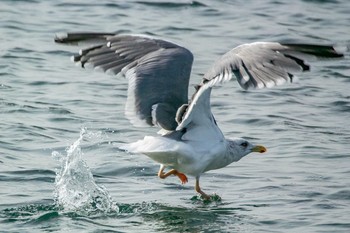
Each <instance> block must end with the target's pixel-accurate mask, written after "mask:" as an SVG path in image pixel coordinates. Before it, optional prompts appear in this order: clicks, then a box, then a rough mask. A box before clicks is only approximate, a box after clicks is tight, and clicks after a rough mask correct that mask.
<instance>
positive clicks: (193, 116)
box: [55, 32, 343, 199]
mask: <svg viewBox="0 0 350 233" xmlns="http://www.w3.org/2000/svg"><path fill="white" fill-rule="evenodd" d="M55 42H57V43H63V44H78V45H79V44H81V43H87V44H89V47H87V48H86V49H82V50H80V52H79V54H77V55H75V56H73V57H72V60H73V61H74V62H76V63H80V65H81V66H82V67H87V66H90V67H93V68H95V69H99V70H102V71H104V72H107V73H110V74H114V75H118V74H121V75H122V76H124V77H125V78H126V79H127V81H128V91H127V100H126V106H125V116H126V117H127V118H128V119H129V120H130V122H131V123H132V124H133V125H135V126H140V127H142V126H158V127H160V128H161V130H160V135H157V136H145V137H144V139H142V140H139V141H137V142H134V143H130V144H127V145H124V146H123V147H122V149H124V150H126V151H128V152H131V153H140V154H144V155H146V156H148V157H149V158H151V159H152V160H154V161H156V162H157V163H159V164H160V169H159V171H158V177H159V178H161V179H165V178H167V177H169V176H171V175H174V176H177V177H178V178H179V179H180V181H181V183H182V184H185V183H187V182H188V178H187V176H188V175H190V176H193V177H195V179H196V182H195V190H196V191H197V193H198V194H199V195H200V197H202V198H203V199H210V198H211V197H212V196H210V195H208V194H206V193H205V192H204V191H203V190H202V189H201V187H200V185H199V179H200V176H201V174H203V173H205V172H207V171H210V170H215V169H220V168H223V167H226V166H228V165H229V164H231V163H232V162H237V161H239V160H240V159H242V158H243V157H244V156H246V155H248V154H250V153H251V152H259V153H264V152H266V148H265V147H264V146H261V145H254V144H252V143H251V142H249V141H247V140H245V139H243V138H231V139H228V138H225V136H224V135H223V133H222V131H221V130H220V128H219V127H218V125H217V123H216V120H215V118H214V116H213V114H212V112H211V108H210V94H211V90H212V88H213V87H214V86H216V85H217V84H219V83H223V82H226V81H228V80H230V79H232V78H233V77H235V78H236V80H237V81H238V84H239V85H240V86H241V87H242V88H243V89H244V90H247V89H261V88H270V87H273V86H277V85H282V84H284V83H290V82H293V78H294V75H293V74H294V73H296V72H302V71H308V70H310V66H309V65H308V64H307V63H306V62H305V59H306V58H309V57H316V58H339V57H342V56H343V55H342V54H341V53H338V52H337V51H336V50H335V49H334V47H333V46H332V45H314V44H291V43H278V42H254V43H247V44H242V45H239V46H237V47H235V48H233V49H232V50H230V51H228V52H227V53H225V54H224V55H223V56H222V57H221V58H219V59H218V60H217V61H216V62H215V63H214V65H213V66H212V67H211V68H210V69H209V70H208V71H207V72H206V73H205V74H204V76H203V78H202V81H201V82H200V84H199V85H197V86H196V87H195V93H194V94H193V96H192V98H190V100H189V98H188V86H189V79H190V74H191V68H192V63H193V54H192V53H191V52H190V51H189V50H188V49H186V48H184V47H182V46H180V45H177V44H175V43H172V42H170V41H167V40H163V39H158V38H154V37H151V36H147V35H128V34H125V35H124V34H115V33H90V32H84V33H67V34H64V35H56V37H55ZM165 169H170V170H168V171H165Z"/></svg>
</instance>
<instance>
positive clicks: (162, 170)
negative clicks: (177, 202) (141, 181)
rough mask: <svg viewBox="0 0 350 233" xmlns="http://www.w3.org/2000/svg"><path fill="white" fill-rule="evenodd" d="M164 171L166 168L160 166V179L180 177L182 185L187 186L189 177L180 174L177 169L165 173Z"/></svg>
mask: <svg viewBox="0 0 350 233" xmlns="http://www.w3.org/2000/svg"><path fill="white" fill-rule="evenodd" d="M164 169H165V167H164V166H163V165H161V166H160V169H159V171H158V177H159V178H161V179H165V178H167V177H168V176H170V175H174V176H177V177H179V179H180V180H181V183H182V184H186V183H187V181H188V179H187V176H186V175H185V174H183V173H181V172H178V171H177V170H175V169H171V170H170V171H168V172H164Z"/></svg>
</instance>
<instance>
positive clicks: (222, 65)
mask: <svg viewBox="0 0 350 233" xmlns="http://www.w3.org/2000/svg"><path fill="white" fill-rule="evenodd" d="M342 56H343V55H342V54H340V53H337V52H336V51H335V50H334V48H333V47H332V46H324V45H310V44H282V43H275V42H256V43H251V44H243V45H240V46H238V47H236V48H234V49H232V50H231V51H229V52H228V53H226V54H224V55H223V56H222V57H221V58H220V59H219V60H218V61H217V62H216V63H215V64H214V66H213V67H212V68H211V69H210V70H209V71H208V72H207V73H206V74H205V76H204V80H211V79H214V78H217V77H218V76H219V75H220V74H222V73H227V72H229V73H230V74H234V75H235V76H236V78H237V81H238V83H239V84H240V85H241V87H242V88H244V89H250V88H264V87H272V86H276V85H281V84H283V83H285V82H292V81H293V74H292V73H295V72H300V71H308V70H309V69H310V67H309V65H307V64H306V63H305V61H304V58H309V57H322V58H335V57H342Z"/></svg>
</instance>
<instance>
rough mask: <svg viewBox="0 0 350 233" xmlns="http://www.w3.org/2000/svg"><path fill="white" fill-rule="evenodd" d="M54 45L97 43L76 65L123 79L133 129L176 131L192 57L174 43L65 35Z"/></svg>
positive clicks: (82, 53)
mask: <svg viewBox="0 0 350 233" xmlns="http://www.w3.org/2000/svg"><path fill="white" fill-rule="evenodd" d="M55 41H56V42H58V43H77V42H80V41H87V42H91V41H92V42H95V43H96V42H97V44H95V45H93V46H92V47H89V48H87V49H83V50H81V51H80V53H79V55H76V56H74V57H73V60H74V61H75V62H80V63H81V66H82V67H85V66H86V65H89V66H92V67H94V68H98V69H102V70H103V71H104V72H108V73H112V74H118V73H121V74H123V75H124V76H125V77H126V78H127V79H128V81H129V86H128V98H127V103H126V108H125V114H126V116H127V118H128V119H129V120H130V121H131V122H132V123H133V124H134V125H136V126H143V125H145V123H146V124H148V125H159V126H160V127H162V128H164V129H166V130H174V129H175V128H176V126H177V122H176V121H175V115H176V111H177V109H178V108H179V107H180V106H181V105H182V104H186V103H187V102H188V84H189V78H190V73H191V67H192V62H193V55H192V53H191V52H190V51H189V50H187V49H185V48H183V47H181V46H178V45H176V44H174V43H171V42H168V41H164V40H159V39H155V38H151V37H146V36H133V35H113V34H107V33H69V34H67V35H65V36H63V37H56V38H55Z"/></svg>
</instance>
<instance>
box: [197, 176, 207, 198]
mask: <svg viewBox="0 0 350 233" xmlns="http://www.w3.org/2000/svg"><path fill="white" fill-rule="evenodd" d="M195 189H196V191H197V193H199V194H200V195H201V197H202V198H203V199H206V200H209V199H210V196H209V195H207V194H206V193H205V192H203V191H202V190H201V188H200V187H199V177H196V186H195Z"/></svg>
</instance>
